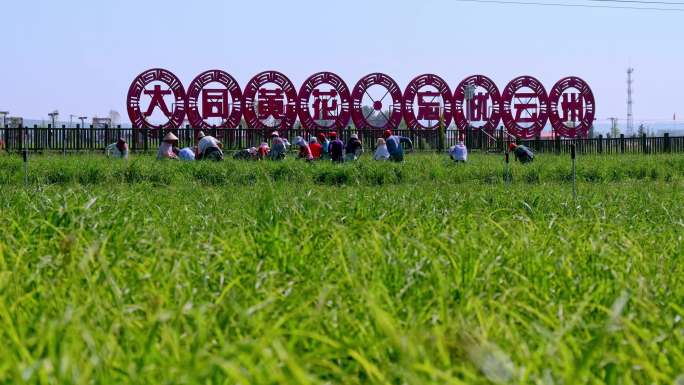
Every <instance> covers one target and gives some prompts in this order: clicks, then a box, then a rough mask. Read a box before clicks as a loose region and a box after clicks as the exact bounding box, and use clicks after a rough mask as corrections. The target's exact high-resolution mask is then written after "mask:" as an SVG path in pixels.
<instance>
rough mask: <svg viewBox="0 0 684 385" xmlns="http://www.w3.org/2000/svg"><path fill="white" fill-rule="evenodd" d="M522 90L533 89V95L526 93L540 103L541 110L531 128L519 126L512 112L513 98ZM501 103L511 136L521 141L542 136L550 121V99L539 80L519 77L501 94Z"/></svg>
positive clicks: (502, 117) (502, 115)
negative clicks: (547, 122)
mask: <svg viewBox="0 0 684 385" xmlns="http://www.w3.org/2000/svg"><path fill="white" fill-rule="evenodd" d="M521 88H529V89H531V90H532V92H533V95H527V94H529V93H526V95H527V96H526V97H529V98H532V97H535V98H537V99H538V101H539V109H538V111H536V112H537V117H536V118H535V119H534V121H533V122H532V125H531V126H530V127H523V126H521V125H519V124H518V123H517V122H516V121H515V118H514V117H513V112H512V111H511V109H512V107H513V98H514V97H515V96H516V92H517V91H518V90H520V89H521ZM501 101H502V113H501V119H502V120H503V123H504V126H506V129H507V130H508V132H509V133H510V134H511V135H513V136H515V137H517V138H521V139H532V138H535V137H537V136H540V135H541V132H542V130H543V129H544V126H546V121H547V120H548V106H549V98H548V96H547V93H546V89H544V86H543V85H542V84H541V82H540V81H539V80H537V79H535V78H534V77H532V76H519V77H517V78H515V79H513V80H511V81H510V82H509V83H508V84H507V85H506V88H504V91H503V93H502V94H501Z"/></svg>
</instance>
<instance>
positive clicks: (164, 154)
mask: <svg viewBox="0 0 684 385" xmlns="http://www.w3.org/2000/svg"><path fill="white" fill-rule="evenodd" d="M177 143H178V137H177V136H176V135H174V134H173V132H169V133H168V134H166V136H164V139H162V143H161V144H160V145H159V151H157V159H160V160H161V159H174V160H178V155H176V153H177V152H178V148H177V147H176V144H177Z"/></svg>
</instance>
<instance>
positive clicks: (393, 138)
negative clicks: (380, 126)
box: [384, 130, 413, 162]
mask: <svg viewBox="0 0 684 385" xmlns="http://www.w3.org/2000/svg"><path fill="white" fill-rule="evenodd" d="M384 137H385V142H386V143H387V151H389V154H390V160H391V161H393V162H403V161H404V148H403V147H402V146H401V145H402V144H406V145H407V146H408V148H409V150H413V142H412V141H411V139H409V138H407V137H405V136H399V135H393V134H392V130H385V134H384Z"/></svg>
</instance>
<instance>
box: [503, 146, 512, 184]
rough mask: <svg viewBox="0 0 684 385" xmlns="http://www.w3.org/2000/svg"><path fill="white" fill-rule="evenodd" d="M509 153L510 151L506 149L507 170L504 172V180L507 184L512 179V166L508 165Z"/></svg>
mask: <svg viewBox="0 0 684 385" xmlns="http://www.w3.org/2000/svg"><path fill="white" fill-rule="evenodd" d="M509 153H510V152H508V151H506V172H505V173H504V182H506V184H508V183H509V182H510V181H511V177H510V175H511V171H510V168H509V165H508V154H509Z"/></svg>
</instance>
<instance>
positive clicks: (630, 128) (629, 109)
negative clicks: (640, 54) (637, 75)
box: [627, 67, 634, 135]
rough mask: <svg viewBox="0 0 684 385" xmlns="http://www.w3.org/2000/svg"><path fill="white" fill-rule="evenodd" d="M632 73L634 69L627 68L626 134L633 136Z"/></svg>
mask: <svg viewBox="0 0 684 385" xmlns="http://www.w3.org/2000/svg"><path fill="white" fill-rule="evenodd" d="M632 73H634V68H632V67H629V68H627V134H629V135H632V134H634V115H633V114H632V83H634V80H632Z"/></svg>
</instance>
